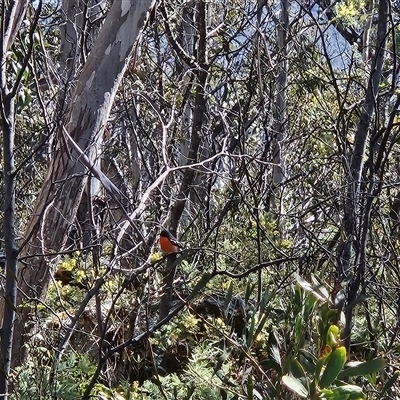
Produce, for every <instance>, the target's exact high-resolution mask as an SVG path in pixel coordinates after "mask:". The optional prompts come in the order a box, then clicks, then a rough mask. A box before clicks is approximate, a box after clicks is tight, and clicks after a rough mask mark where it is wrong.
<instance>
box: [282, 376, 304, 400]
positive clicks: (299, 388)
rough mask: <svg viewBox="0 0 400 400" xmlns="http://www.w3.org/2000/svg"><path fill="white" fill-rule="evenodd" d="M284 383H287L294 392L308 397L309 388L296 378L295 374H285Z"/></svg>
mask: <svg viewBox="0 0 400 400" xmlns="http://www.w3.org/2000/svg"><path fill="white" fill-rule="evenodd" d="M282 384H283V385H285V386H286V387H287V388H288V389H289V390H291V391H292V392H294V393H296V394H297V395H299V396H300V397H302V398H304V399H306V398H307V397H308V390H307V389H306V388H305V387H304V385H303V384H302V383H301V382H300V381H299V380H298V379H296V378H294V377H293V376H290V375H283V376H282Z"/></svg>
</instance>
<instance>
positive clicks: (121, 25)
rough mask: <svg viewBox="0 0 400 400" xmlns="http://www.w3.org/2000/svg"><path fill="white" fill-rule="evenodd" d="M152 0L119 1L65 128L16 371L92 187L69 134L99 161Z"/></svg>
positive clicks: (47, 190) (41, 224)
mask: <svg viewBox="0 0 400 400" xmlns="http://www.w3.org/2000/svg"><path fill="white" fill-rule="evenodd" d="M151 4H152V0H143V1H137V2H128V1H124V0H115V1H114V3H113V5H112V7H111V9H110V11H109V13H108V16H107V18H106V21H105V23H104V26H103V27H102V29H101V31H100V33H99V36H98V38H97V40H96V42H95V44H94V47H93V49H92V51H91V52H90V54H89V56H88V58H87V61H86V63H85V65H84V67H83V69H82V72H81V75H80V77H79V80H78V82H77V86H76V89H75V92H74V94H73V96H72V100H71V103H70V104H69V107H68V111H67V115H66V117H65V119H64V123H65V126H64V125H63V124H60V126H59V130H58V139H59V140H58V144H57V148H56V151H55V155H54V157H53V159H52V162H51V165H50V167H49V171H48V174H47V177H46V179H45V182H44V184H43V187H42V189H41V192H40V194H39V196H38V199H37V202H36V205H35V210H34V212H33V214H32V216H31V219H30V221H29V224H28V226H27V230H26V234H25V240H26V241H27V242H26V243H25V245H24V247H23V249H22V253H21V259H22V265H21V268H20V271H19V274H18V283H19V286H20V292H19V295H18V298H17V304H18V305H20V304H22V303H24V307H23V308H20V313H19V316H18V319H17V322H16V325H15V333H16V335H15V342H14V349H13V365H18V364H20V363H21V362H22V361H23V360H24V358H25V356H26V349H25V348H24V344H25V343H26V341H27V340H28V339H29V337H30V336H31V335H32V333H33V332H34V330H33V328H34V324H33V318H32V317H33V314H34V311H35V305H36V304H37V300H39V299H42V298H43V297H44V296H45V294H46V289H47V286H48V283H49V279H50V272H51V267H53V266H54V263H55V261H56V260H57V257H54V255H55V254H56V253H57V252H59V251H60V250H61V249H62V248H63V246H64V244H65V241H66V232H67V230H68V227H69V225H70V224H71V223H72V222H73V220H74V218H75V215H76V212H77V209H78V206H79V203H80V200H81V196H82V192H83V190H84V188H85V185H86V182H87V171H86V167H84V166H83V164H81V162H80V161H79V159H78V158H79V154H77V151H76V150H73V149H72V148H68V146H67V144H66V139H65V134H64V132H65V131H64V129H66V131H67V132H68V133H69V135H70V136H71V137H72V139H73V140H74V141H75V142H76V143H77V144H78V146H79V147H80V148H81V149H82V150H83V151H84V152H85V154H86V156H88V157H89V159H90V160H91V161H93V160H94V159H95V158H96V156H97V151H98V143H99V141H100V140H101V137H102V134H103V131H104V128H105V125H106V123H107V119H108V116H109V112H110V109H111V106H112V103H113V100H114V96H115V93H116V91H117V88H118V86H119V83H120V81H121V79H122V76H123V74H124V71H125V69H126V66H127V64H128V62H129V60H130V58H131V53H132V49H133V45H134V43H135V41H136V39H137V37H138V35H139V32H140V29H141V28H142V27H143V23H144V21H145V16H146V12H147V11H148V10H149V8H150V6H151Z"/></svg>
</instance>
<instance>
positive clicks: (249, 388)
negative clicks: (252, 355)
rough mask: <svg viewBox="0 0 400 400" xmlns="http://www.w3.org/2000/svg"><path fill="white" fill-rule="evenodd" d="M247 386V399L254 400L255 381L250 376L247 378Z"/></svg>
mask: <svg viewBox="0 0 400 400" xmlns="http://www.w3.org/2000/svg"><path fill="white" fill-rule="evenodd" d="M246 386H247V398H248V399H249V400H253V388H254V383H253V379H252V377H251V375H249V376H248V377H247V382H246Z"/></svg>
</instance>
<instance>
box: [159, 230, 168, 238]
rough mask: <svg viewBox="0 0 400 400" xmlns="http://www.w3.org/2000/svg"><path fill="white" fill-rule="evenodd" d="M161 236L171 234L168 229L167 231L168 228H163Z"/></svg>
mask: <svg viewBox="0 0 400 400" xmlns="http://www.w3.org/2000/svg"><path fill="white" fill-rule="evenodd" d="M160 236H164V237H168V236H169V233H168V231H167V230H166V229H163V230H162V231H161V233H160Z"/></svg>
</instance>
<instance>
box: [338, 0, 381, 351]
mask: <svg viewBox="0 0 400 400" xmlns="http://www.w3.org/2000/svg"><path fill="white" fill-rule="evenodd" d="M388 11H389V7H388V1H387V0H381V1H380V2H379V11H378V31H377V38H376V46H375V55H374V58H373V61H372V64H371V74H370V78H369V82H368V87H367V93H366V97H365V101H364V104H363V108H362V112H361V115H360V120H359V122H358V126H357V131H356V133H355V139H354V147H353V151H352V154H351V159H350V163H349V164H350V170H349V172H348V180H347V194H346V199H345V205H344V215H343V222H342V224H343V233H344V238H345V239H344V240H343V241H342V242H341V243H340V244H339V249H338V253H339V254H338V258H337V264H338V266H337V268H338V270H337V275H338V277H339V279H343V278H345V277H346V276H348V274H349V273H350V271H351V269H352V268H351V267H352V266H351V262H352V258H353V253H354V244H355V241H356V235H357V232H358V231H359V221H360V219H361V216H360V215H359V214H360V203H361V201H362V198H361V196H360V186H361V179H362V173H363V169H364V158H365V151H366V146H367V139H368V137H369V130H370V124H371V120H372V117H373V115H374V113H375V107H376V101H377V98H378V93H379V84H380V81H381V77H382V68H383V63H384V60H385V50H386V41H387V29H388ZM364 212H365V210H364ZM359 243H360V241H357V244H358V245H357V248H358V249H357V251H358V254H357V257H356V259H357V260H360V259H362V258H363V257H364V256H363V254H361V253H362V252H363V251H365V248H364V249H363V248H362V247H360V246H359ZM364 269H365V264H364V263H355V264H354V268H353V270H352V272H353V274H354V278H353V280H352V281H351V283H350V284H349V292H348V296H347V304H351V303H353V301H354V300H355V299H356V297H357V292H358V289H359V287H360V283H361V281H362V279H363V276H364V272H365V271H364ZM352 318H353V308H352V307H348V308H347V310H346V326H345V329H344V332H343V337H344V338H345V340H346V345H347V347H348V348H349V346H350V333H351V325H352Z"/></svg>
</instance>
